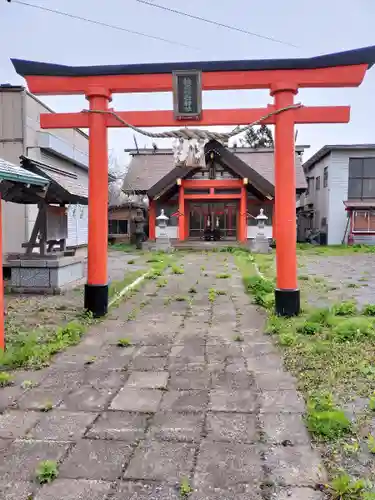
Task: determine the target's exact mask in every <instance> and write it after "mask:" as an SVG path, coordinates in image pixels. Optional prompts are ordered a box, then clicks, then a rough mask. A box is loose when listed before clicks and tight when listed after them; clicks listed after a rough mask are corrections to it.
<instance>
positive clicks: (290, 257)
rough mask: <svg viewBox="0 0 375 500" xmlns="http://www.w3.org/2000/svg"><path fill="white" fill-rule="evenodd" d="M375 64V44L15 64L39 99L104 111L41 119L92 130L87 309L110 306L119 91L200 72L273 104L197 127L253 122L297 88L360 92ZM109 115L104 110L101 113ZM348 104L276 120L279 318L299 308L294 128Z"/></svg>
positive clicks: (211, 117)
mask: <svg viewBox="0 0 375 500" xmlns="http://www.w3.org/2000/svg"><path fill="white" fill-rule="evenodd" d="M374 61H375V46H374V47H367V48H363V49H357V50H352V51H346V52H341V53H336V54H329V55H324V56H319V57H313V58H305V59H276V60H251V61H212V62H193V63H160V64H159V63H157V64H137V65H117V66H87V67H86V66H80V67H70V66H61V65H56V64H49V63H40V62H33V61H24V60H18V59H13V60H12V62H13V64H14V67H15V69H16V71H17V73H18V74H20V75H22V76H23V77H25V78H26V81H27V84H28V87H29V90H30V91H31V92H33V93H34V94H37V95H71V94H83V95H85V96H86V98H87V99H88V101H89V110H90V111H100V112H102V113H87V112H80V113H54V114H42V115H41V118H40V122H41V127H42V128H48V129H53V128H72V127H81V128H88V129H89V130H90V134H89V242H88V278H87V285H86V288H85V307H86V308H87V309H88V310H90V311H92V312H93V314H94V315H95V316H103V315H104V314H106V312H107V305H108V276H107V235H108V221H107V219H108V213H107V212H108V211H107V205H108V193H107V172H108V151H107V150H108V148H107V128H108V127H119V126H123V124H121V123H120V122H119V121H118V120H116V118H115V117H114V116H111V115H110V114H106V112H107V111H108V110H109V107H108V104H109V102H110V100H111V96H112V94H114V93H135V92H169V91H172V90H173V79H172V72H174V71H176V70H192V69H194V70H198V71H201V74H202V88H203V90H205V91H207V90H233V89H236V90H237V89H269V90H270V94H271V96H273V97H274V103H273V105H272V106H268V107H267V108H264V109H221V110H220V109H215V110H214V109H208V110H204V111H203V112H202V115H201V118H200V120H199V121H194V122H193V123H194V126H202V125H204V126H208V125H247V124H249V123H251V122H253V121H255V120H257V119H259V118H260V117H262V116H264V115H266V114H267V113H269V112H270V111H272V110H278V109H281V108H285V107H288V106H290V105H292V104H293V103H294V96H295V95H296V94H297V92H298V89H299V88H325V87H357V86H359V85H360V84H361V82H362V80H363V78H364V76H365V73H366V71H367V70H368V69H369V68H370V67H371V66H372V65H373V63H374ZM103 112H104V113H103ZM117 114H118V115H119V116H120V117H121V118H122V119H124V120H125V121H127V122H128V123H131V124H132V125H134V126H137V127H172V126H177V127H180V126H184V125H186V126H187V125H191V124H192V121H189V120H185V121H176V120H175V119H174V115H173V112H172V111H168V110H166V111H123V112H118V113H117ZM349 117H350V107H349V106H341V107H340V106H328V107H301V108H298V109H290V110H288V111H285V112H283V113H281V114H279V115H277V116H274V117H270V118H269V119H268V120H267V121H266V123H270V124H274V125H275V218H276V222H275V223H274V226H275V233H276V265H277V288H276V290H275V299H276V300H275V302H276V306H275V307H276V313H277V314H279V315H283V316H292V315H296V314H298V313H299V311H300V293H299V289H298V283H297V260H296V198H295V192H296V191H295V167H294V161H295V145H294V125H295V124H296V123H347V122H348V121H349Z"/></svg>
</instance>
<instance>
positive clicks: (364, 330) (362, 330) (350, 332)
mask: <svg viewBox="0 0 375 500" xmlns="http://www.w3.org/2000/svg"><path fill="white" fill-rule="evenodd" d="M374 333H375V332H374V327H373V325H372V323H371V322H370V321H369V320H367V319H366V318H348V319H345V320H343V321H341V322H340V323H339V324H338V325H336V326H335V327H334V328H333V330H332V335H333V338H334V339H335V340H337V341H338V342H346V341H351V340H356V339H360V338H362V337H370V336H372V335H374Z"/></svg>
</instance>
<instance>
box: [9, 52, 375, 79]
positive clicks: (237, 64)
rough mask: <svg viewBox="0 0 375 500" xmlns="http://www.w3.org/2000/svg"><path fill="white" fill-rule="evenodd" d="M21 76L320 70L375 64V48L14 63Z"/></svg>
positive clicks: (14, 61) (15, 61) (16, 60)
mask: <svg viewBox="0 0 375 500" xmlns="http://www.w3.org/2000/svg"><path fill="white" fill-rule="evenodd" d="M11 61H12V63H13V66H14V68H15V70H16V72H17V73H18V74H19V75H21V76H31V75H44V76H96V75H145V74H148V75H150V74H162V73H172V71H177V70H189V69H191V68H194V69H195V70H200V71H262V70H277V69H282V70H283V69H316V68H329V67H332V66H351V65H357V64H367V66H368V68H371V66H372V65H373V64H374V62H375V46H371V47H364V48H360V49H354V50H346V51H344V52H336V53H333V54H325V55H323V56H317V57H304V58H293V59H250V60H242V61H195V62H174V63H151V64H150V63H148V64H116V65H104V66H64V65H62V64H54V63H44V62H37V61H26V60H24V59H11Z"/></svg>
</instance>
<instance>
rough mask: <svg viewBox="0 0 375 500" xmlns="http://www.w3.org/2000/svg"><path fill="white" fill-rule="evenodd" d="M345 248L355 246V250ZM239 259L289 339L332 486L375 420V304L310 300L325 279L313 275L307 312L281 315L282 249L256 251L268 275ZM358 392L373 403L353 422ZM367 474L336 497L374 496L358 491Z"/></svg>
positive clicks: (273, 322) (305, 292)
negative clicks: (277, 290) (277, 291)
mask: <svg viewBox="0 0 375 500" xmlns="http://www.w3.org/2000/svg"><path fill="white" fill-rule="evenodd" d="M308 251H312V250H311V249H309V250H308ZM314 251H315V249H314ZM335 251H337V249H335ZM338 251H339V252H342V253H345V252H348V250H347V249H339V250H338ZM361 251H367V250H365V249H361ZM299 253H301V251H299ZM322 253H324V251H322ZM328 254H329V252H328ZM235 260H236V264H237V266H238V268H239V269H240V271H241V274H242V277H243V283H244V287H245V290H246V291H247V292H248V293H249V294H250V296H251V297H252V300H253V301H254V302H255V303H257V304H259V305H261V306H262V307H264V308H265V309H266V312H267V316H268V318H267V325H266V332H267V333H269V334H271V335H273V336H275V338H276V341H277V343H278V344H279V345H280V346H281V348H282V355H283V357H284V364H285V367H286V368H287V369H288V370H289V371H290V372H291V373H292V374H293V375H294V376H295V377H296V378H297V382H298V388H299V390H300V391H301V392H302V394H303V395H304V397H305V399H306V401H307V413H306V416H305V419H306V425H307V427H308V429H309V431H310V433H311V435H312V437H313V439H314V440H316V441H317V442H319V443H320V447H321V449H322V451H323V461H324V464H325V465H326V467H327V469H328V472H329V475H330V478H331V480H332V483H330V484H331V485H332V484H333V481H334V479H335V478H338V477H340V473H341V472H342V468H343V467H344V466H345V464H346V463H347V462H345V450H347V449H348V446H349V447H350V446H352V443H353V441H355V442H361V443H362V444H361V446H362V447H364V446H367V441H368V439H367V437H366V438H364V437H363V435H364V433H365V432H366V428H367V427H366V425H368V424H366V422H368V420H366V419H368V418H371V415H373V412H374V411H375V393H374V387H375V366H374V359H375V341H374V340H375V317H374V316H375V306H374V305H372V304H369V305H368V306H365V307H364V308H363V309H362V311H361V310H359V309H358V307H357V305H356V304H355V303H354V302H353V301H344V302H341V303H336V304H334V305H333V306H330V307H326V308H321V309H319V308H316V307H312V306H309V305H308V303H307V299H308V297H309V296H310V294H312V295H313V293H314V292H316V290H320V289H321V287H323V286H325V284H324V282H322V281H319V280H318V281H317V280H312V279H307V280H302V281H300V283H299V284H300V287H301V299H302V311H301V314H300V316H298V317H295V318H282V317H277V316H275V314H274V303H273V295H274V293H273V290H274V287H275V265H274V256H273V255H271V256H269V255H267V256H263V255H257V256H255V263H256V264H257V266H258V268H259V269H260V270H261V272H262V274H263V277H260V276H259V275H258V274H257V273H256V269H255V267H254V265H253V262H252V261H251V259H249V258H248V257H247V256H246V255H240V254H237V255H235ZM327 394H328V395H330V396H329V397H327ZM356 398H365V400H366V399H367V400H368V401H369V402H368V404H367V406H366V407H365V409H364V410H361V411H360V412H359V413H358V414H356V415H357V420H355V421H354V422H353V423H352V422H350V421H349V420H348V416H347V415H346V413H345V411H344V408H345V405H346V404H347V403H348V401H349V400H351V399H356ZM353 460H354V459H353ZM340 471H341V472H340ZM369 472H370V471H369ZM370 475H371V473H370ZM359 479H360V478H358V477H357V478H354V479H353V478H350V480H349V483H348V484H347V485H346V486H345V488H347V490H348V492H346V493H345V494H344V496H341V497H340V496H332V498H337V499H341V498H342V499H352V498H353V499H354V498H356V499H357V498H361V499H362V498H371V497H367V496H365V494H366V495H368V494H369V490H368V489H366V488H365V489H364V488H362V490H359V491H360V493H359V494H358V496H353V495H354V494H353V493H352V490H353V491H354V489H355V488H356V487H357V483H356V481H357V480H359ZM371 479H372V480H373V481H375V474H374V473H373V475H372V477H371ZM340 481H341V479H340ZM340 481H339V480H337V482H336V483H335V484H334V486H332V488H333V489H331V490H330V492H331V495H337V493H333V492H334V491H336V492H337V491H339V490H340V485H339V483H340ZM359 484H362V483H359ZM330 488H331V486H330ZM343 488H344V486H343ZM345 495H346V496H345ZM348 495H349V496H348ZM350 495H352V496H350ZM330 498H331V497H330Z"/></svg>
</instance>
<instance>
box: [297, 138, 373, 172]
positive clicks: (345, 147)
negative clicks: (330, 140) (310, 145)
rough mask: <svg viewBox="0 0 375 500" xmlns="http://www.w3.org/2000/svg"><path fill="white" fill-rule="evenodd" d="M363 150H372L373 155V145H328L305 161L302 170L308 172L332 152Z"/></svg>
mask: <svg viewBox="0 0 375 500" xmlns="http://www.w3.org/2000/svg"><path fill="white" fill-rule="evenodd" d="M365 149H373V150H374V154H375V144H328V145H326V146H323V147H322V148H320V149H319V150H318V151H317V152H316V153H315V154H313V155H312V157H311V158H309V159H308V160H307V161H305V163H304V164H303V168H304V170H305V171H306V170H310V169H311V168H312V167H313V166H314V165H315V163H318V161H320V160H322V159H323V158H325V157H326V156H328V155H329V154H330V153H331V152H332V151H348V150H351V151H352V150H353V151H363V150H365Z"/></svg>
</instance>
